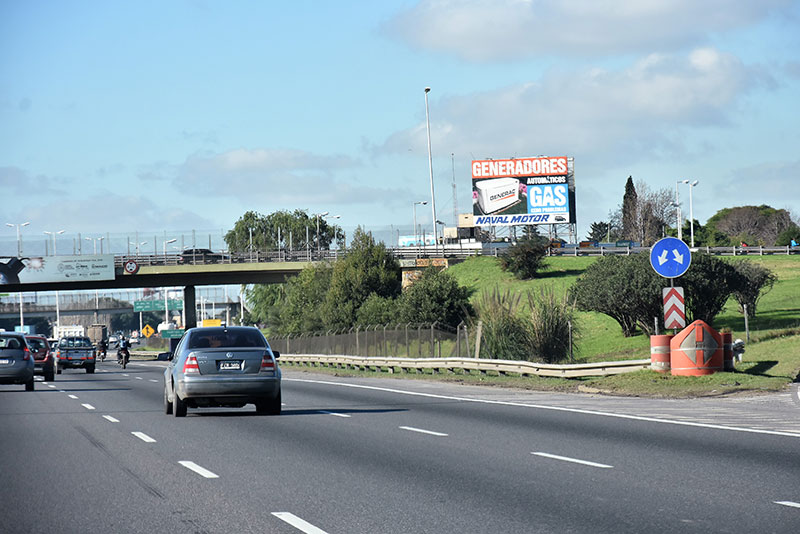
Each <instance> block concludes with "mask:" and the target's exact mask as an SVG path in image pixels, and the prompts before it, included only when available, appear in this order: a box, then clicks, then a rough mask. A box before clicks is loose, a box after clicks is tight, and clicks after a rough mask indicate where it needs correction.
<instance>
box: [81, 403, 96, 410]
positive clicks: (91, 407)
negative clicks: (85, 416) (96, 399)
mask: <svg viewBox="0 0 800 534" xmlns="http://www.w3.org/2000/svg"><path fill="white" fill-rule="evenodd" d="M81 406H83V407H84V408H86V409H87V410H94V406H92V405H91V404H81Z"/></svg>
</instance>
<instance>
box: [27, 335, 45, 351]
mask: <svg viewBox="0 0 800 534" xmlns="http://www.w3.org/2000/svg"><path fill="white" fill-rule="evenodd" d="M46 343H47V342H46V341H45V340H44V339H39V338H38V337H29V338H28V346H29V347H30V348H31V350H41V349H46V348H47V345H46Z"/></svg>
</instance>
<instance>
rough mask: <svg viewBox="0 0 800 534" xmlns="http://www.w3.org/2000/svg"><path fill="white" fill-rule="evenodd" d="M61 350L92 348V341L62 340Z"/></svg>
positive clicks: (79, 338) (67, 338) (83, 339)
mask: <svg viewBox="0 0 800 534" xmlns="http://www.w3.org/2000/svg"><path fill="white" fill-rule="evenodd" d="M58 346H59V348H62V349H64V348H74V347H78V348H82V347H87V348H92V346H93V345H92V340H91V339H89V338H88V337H65V338H62V339H61V341H59V342H58Z"/></svg>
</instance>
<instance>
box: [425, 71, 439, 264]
mask: <svg viewBox="0 0 800 534" xmlns="http://www.w3.org/2000/svg"><path fill="white" fill-rule="evenodd" d="M430 92H431V88H430V87H426V88H425V125H426V128H427V131H428V171H429V173H430V178H431V213H432V214H433V247H434V254H435V253H436V250H437V248H438V245H437V243H438V242H439V239H438V236H437V232H436V198H435V197H434V194H433V156H432V155H431V120H430V114H429V113H428V93H430Z"/></svg>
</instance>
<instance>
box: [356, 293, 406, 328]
mask: <svg viewBox="0 0 800 534" xmlns="http://www.w3.org/2000/svg"><path fill="white" fill-rule="evenodd" d="M392 322H394V323H396V322H397V299H393V298H391V297H381V296H379V295H377V294H375V293H372V294H371V295H370V296H368V297H367V300H365V301H364V303H363V304H362V305H361V307H360V308H358V312H357V313H356V325H358V326H370V325H379V324H389V323H392Z"/></svg>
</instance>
